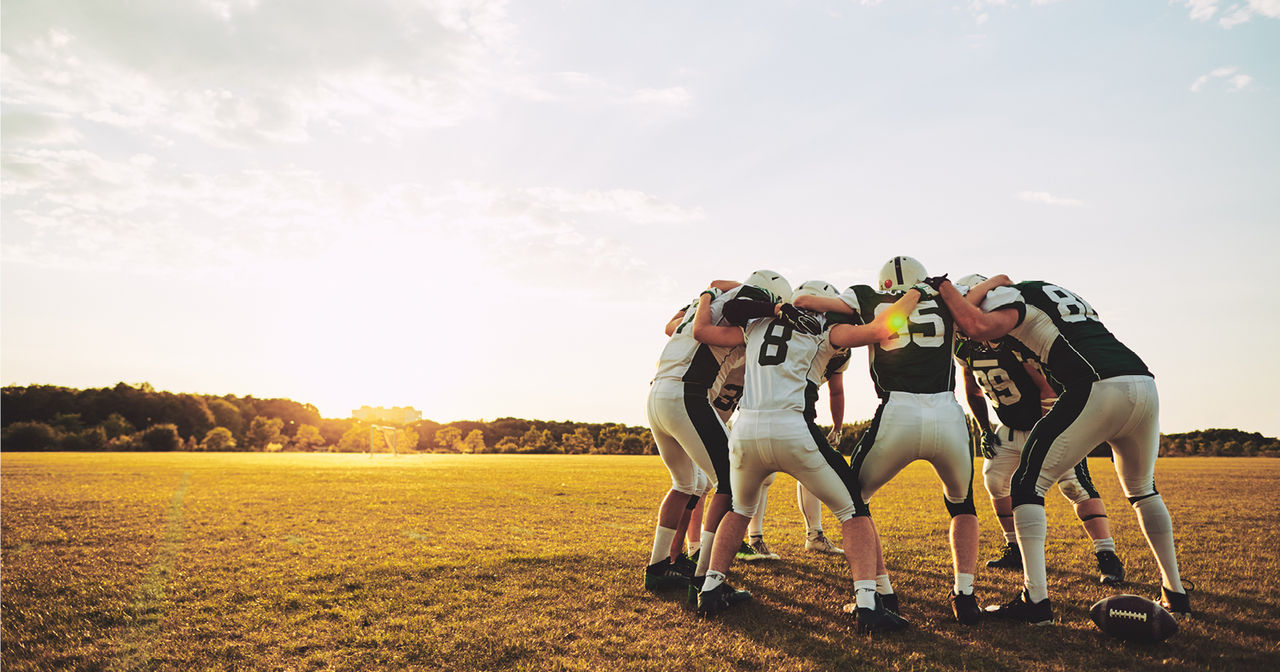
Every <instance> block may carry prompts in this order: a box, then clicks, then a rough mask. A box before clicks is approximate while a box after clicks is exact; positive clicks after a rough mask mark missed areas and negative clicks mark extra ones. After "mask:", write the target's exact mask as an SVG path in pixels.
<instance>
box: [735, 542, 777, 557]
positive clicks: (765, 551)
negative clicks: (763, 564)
mask: <svg viewBox="0 0 1280 672" xmlns="http://www.w3.org/2000/svg"><path fill="white" fill-rule="evenodd" d="M738 559H739V560H742V561H743V562H754V561H756V560H778V559H779V556H778V554H777V553H774V552H773V551H770V550H769V545H768V544H766V543H764V539H756V540H754V541H752V542H751V543H749V544H748V543H747V542H745V541H744V542H742V547H741V548H739V549H738Z"/></svg>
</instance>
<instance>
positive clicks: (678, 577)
mask: <svg viewBox="0 0 1280 672" xmlns="http://www.w3.org/2000/svg"><path fill="white" fill-rule="evenodd" d="M687 585H689V577H688V576H686V575H684V574H682V573H681V572H680V570H679V569H677V568H676V566H675V565H673V564H671V561H669V560H662V561H659V562H655V563H654V564H652V565H649V566H648V567H645V569H644V589H645V590H665V589H667V588H683V587H685V586H687Z"/></svg>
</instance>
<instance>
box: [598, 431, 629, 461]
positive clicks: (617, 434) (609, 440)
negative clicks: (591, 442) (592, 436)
mask: <svg viewBox="0 0 1280 672" xmlns="http://www.w3.org/2000/svg"><path fill="white" fill-rule="evenodd" d="M625 435H626V430H625V429H624V428H623V427H622V425H605V426H604V427H602V428H601V429H600V440H599V441H597V442H596V452H598V453H603V454H605V455H617V454H618V453H620V452H622V439H623V438H624V437H625Z"/></svg>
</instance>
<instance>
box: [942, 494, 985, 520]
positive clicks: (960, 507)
mask: <svg viewBox="0 0 1280 672" xmlns="http://www.w3.org/2000/svg"><path fill="white" fill-rule="evenodd" d="M942 501H943V502H944V503H945V504H946V505H947V513H949V514H951V517H952V518H955V517H956V516H963V515H966V514H967V515H970V516H976V515H978V510H977V508H976V507H974V505H973V496H972V495H970V496H968V497H965V498H964V500H963V501H960V502H953V501H951V500H950V499H948V498H946V497H943V498H942Z"/></svg>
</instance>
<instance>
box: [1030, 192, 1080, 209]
mask: <svg viewBox="0 0 1280 672" xmlns="http://www.w3.org/2000/svg"><path fill="white" fill-rule="evenodd" d="M1017 198H1018V200H1020V201H1026V202H1028V203H1042V204H1044V205H1057V206H1064V207H1079V206H1082V205H1084V202H1083V201H1080V200H1077V199H1074V198H1063V197H1061V196H1054V195H1053V194H1051V193H1049V192H1047V191H1020V192H1018V194H1017Z"/></svg>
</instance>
